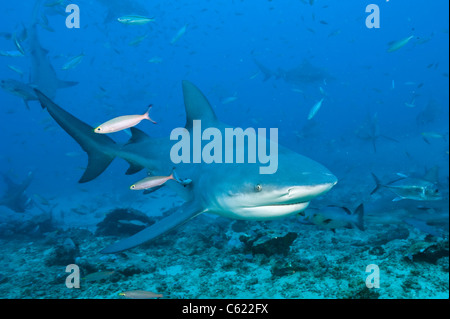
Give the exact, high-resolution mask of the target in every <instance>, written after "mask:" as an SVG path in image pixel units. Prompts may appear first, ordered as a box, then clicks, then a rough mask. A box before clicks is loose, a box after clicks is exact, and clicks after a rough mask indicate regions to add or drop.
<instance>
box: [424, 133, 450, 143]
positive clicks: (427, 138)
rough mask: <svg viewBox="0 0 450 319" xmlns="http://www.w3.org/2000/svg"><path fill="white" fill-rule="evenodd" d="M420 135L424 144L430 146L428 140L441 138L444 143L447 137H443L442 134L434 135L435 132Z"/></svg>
mask: <svg viewBox="0 0 450 319" xmlns="http://www.w3.org/2000/svg"><path fill="white" fill-rule="evenodd" d="M420 135H422V138H423V140H424V141H425V143H427V144H430V145H431V143H430V140H429V139H430V138H434V139H439V138H441V139H443V140H444V141H446V140H447V138H446V135H448V133H447V134H445V135H444V134H439V133H435V132H423V133H421V134H420Z"/></svg>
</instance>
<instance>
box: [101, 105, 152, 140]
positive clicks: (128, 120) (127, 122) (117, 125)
mask: <svg viewBox="0 0 450 319" xmlns="http://www.w3.org/2000/svg"><path fill="white" fill-rule="evenodd" d="M151 108H152V105H150V106H149V107H148V110H147V112H145V113H144V114H142V115H124V116H119V117H116V118H113V119H112V120H109V121H107V122H105V123H103V124H101V125H99V126H97V127H96V128H95V129H94V132H95V133H99V134H107V133H114V132H119V131H122V130H125V129H127V128H130V127H133V126H136V125H138V124H139V123H140V122H141V121H142V120H149V121H150V122H152V123H154V124H156V122H155V121H153V120H152V119H151V118H150V116H149V115H148V114H149V112H150V109H151Z"/></svg>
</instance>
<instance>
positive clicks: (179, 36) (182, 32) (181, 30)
mask: <svg viewBox="0 0 450 319" xmlns="http://www.w3.org/2000/svg"><path fill="white" fill-rule="evenodd" d="M187 26H188V25H187V24H185V25H184V26H183V27H182V28H181V29H180V30H178V32H177V34H175V36H174V37H173V38H172V40H171V41H170V44H174V43H175V42H177V41H178V40H179V39H180V38H181V36H182V35H183V34H185V33H186V29H187Z"/></svg>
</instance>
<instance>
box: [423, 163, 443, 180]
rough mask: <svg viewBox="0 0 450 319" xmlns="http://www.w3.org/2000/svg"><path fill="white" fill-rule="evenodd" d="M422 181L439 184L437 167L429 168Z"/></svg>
mask: <svg viewBox="0 0 450 319" xmlns="http://www.w3.org/2000/svg"><path fill="white" fill-rule="evenodd" d="M423 179H424V180H426V181H428V182H432V183H435V184H437V183H438V182H439V166H437V165H436V166H433V167H432V168H430V169H429V170H428V171H427V172H426V174H425V176H424V177H423Z"/></svg>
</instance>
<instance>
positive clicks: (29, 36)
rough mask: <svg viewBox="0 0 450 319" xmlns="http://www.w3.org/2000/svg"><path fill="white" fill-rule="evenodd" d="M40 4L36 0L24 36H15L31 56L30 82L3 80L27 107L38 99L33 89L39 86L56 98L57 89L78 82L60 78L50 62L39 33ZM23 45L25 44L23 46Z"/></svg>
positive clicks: (39, 1)
mask: <svg viewBox="0 0 450 319" xmlns="http://www.w3.org/2000/svg"><path fill="white" fill-rule="evenodd" d="M40 6H41V0H38V1H36V3H35V5H34V8H33V12H32V17H31V21H30V24H29V26H28V27H27V28H24V31H22V32H21V33H22V34H23V36H20V37H18V38H15V37H13V40H14V41H15V44H16V46H17V47H19V48H21V50H22V51H23V53H24V54H25V56H27V57H29V58H30V62H31V68H30V73H29V82H28V83H24V82H21V81H18V80H14V79H4V80H2V81H1V87H2V88H3V89H4V90H5V91H7V92H10V93H12V94H14V95H17V96H19V97H21V98H22V99H23V100H24V102H25V105H26V106H27V108H29V107H28V102H29V101H33V100H37V98H36V96H35V94H34V91H33V89H34V88H38V89H39V90H40V91H41V92H44V93H45V95H47V96H48V97H50V98H51V99H54V98H55V97H56V92H57V90H59V89H61V88H68V87H71V86H74V85H77V84H78V82H74V81H63V80H60V79H59V78H58V75H57V74H56V71H55V68H54V67H53V65H52V64H51V62H50V59H49V56H48V53H49V51H48V50H46V49H44V48H43V47H42V45H41V43H40V40H39V35H38V26H39V25H41V22H40V20H39V16H40ZM24 44H25V45H24ZM22 45H24V46H23V47H22Z"/></svg>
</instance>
